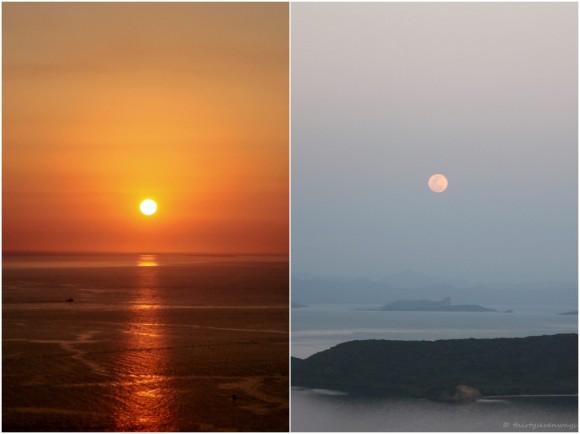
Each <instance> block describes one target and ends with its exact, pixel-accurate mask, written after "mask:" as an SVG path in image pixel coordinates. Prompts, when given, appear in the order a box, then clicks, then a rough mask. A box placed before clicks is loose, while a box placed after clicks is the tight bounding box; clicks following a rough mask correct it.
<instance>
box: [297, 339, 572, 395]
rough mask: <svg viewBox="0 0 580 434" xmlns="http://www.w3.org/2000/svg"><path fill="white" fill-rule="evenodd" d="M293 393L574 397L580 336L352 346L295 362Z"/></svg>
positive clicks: (380, 342)
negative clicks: (460, 389) (462, 391)
mask: <svg viewBox="0 0 580 434" xmlns="http://www.w3.org/2000/svg"><path fill="white" fill-rule="evenodd" d="M292 383H293V385H295V386H306V387H316V388H327V389H337V390H345V391H349V392H351V393H355V394H356V393H359V394H366V395H371V394H375V395H384V396H389V395H398V396H410V397H426V398H430V397H436V396H438V395H439V394H440V393H441V391H444V390H447V389H451V388H454V387H456V386H458V385H468V386H471V387H474V388H476V389H478V390H479V391H480V392H481V393H482V394H483V395H484V396H486V395H487V396H490V395H526V394H533V395H536V394H577V392H578V388H577V386H578V335H577V334H559V335H552V336H533V337H527V338H500V339H451V340H440V341H386V340H365V341H351V342H346V343H343V344H340V345H337V346H335V347H333V348H331V349H329V350H326V351H322V352H320V353H317V354H314V355H312V356H310V357H308V358H307V359H305V360H302V359H297V358H292Z"/></svg>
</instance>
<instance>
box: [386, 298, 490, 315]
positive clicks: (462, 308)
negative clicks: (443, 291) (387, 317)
mask: <svg viewBox="0 0 580 434" xmlns="http://www.w3.org/2000/svg"><path fill="white" fill-rule="evenodd" d="M378 310H382V311H406V312H497V311H496V310H495V309H488V308H485V307H483V306H480V305H479V304H455V305H454V304H451V298H450V297H446V298H444V299H443V300H440V301H432V300H397V301H393V302H392V303H389V304H385V305H384V306H383V307H381V308H379V309H378Z"/></svg>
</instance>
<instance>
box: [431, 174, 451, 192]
mask: <svg viewBox="0 0 580 434" xmlns="http://www.w3.org/2000/svg"><path fill="white" fill-rule="evenodd" d="M427 185H429V188H430V189H431V191H434V192H435V193H443V192H444V191H445V190H447V186H448V185H449V182H448V181H447V178H446V177H445V175H442V174H440V173H436V174H435V175H433V176H432V177H431V178H429V182H428V183H427Z"/></svg>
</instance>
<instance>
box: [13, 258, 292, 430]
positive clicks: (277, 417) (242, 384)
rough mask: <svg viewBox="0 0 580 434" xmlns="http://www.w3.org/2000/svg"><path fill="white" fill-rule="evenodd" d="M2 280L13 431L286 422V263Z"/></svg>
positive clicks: (44, 273)
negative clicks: (69, 300)
mask: <svg viewBox="0 0 580 434" xmlns="http://www.w3.org/2000/svg"><path fill="white" fill-rule="evenodd" d="M3 279H4V281H3V286H4V288H3V289H4V291H3V337H2V347H3V372H2V392H3V393H2V416H3V417H2V419H3V420H2V428H3V431H153V432H155V431H287V430H288V420H289V414H288V263H287V261H283V262H272V263H263V264H261V263H250V264H243V263H235V264H196V265H187V266H167V267H118V268H106V269H105V268H93V269H89V268H71V269H54V268H53V269H44V270H41V269H35V270H30V269H18V270H15V269H9V270H4V276H3ZM68 298H72V299H73V300H74V302H69V303H67V302H65V300H67V299H68Z"/></svg>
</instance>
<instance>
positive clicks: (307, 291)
mask: <svg viewBox="0 0 580 434" xmlns="http://www.w3.org/2000/svg"><path fill="white" fill-rule="evenodd" d="M445 297H451V298H452V299H453V300H455V301H456V302H457V303H459V304H465V303H476V304H481V305H536V306H545V305H551V304H559V305H562V306H564V305H577V303H578V284H577V282H546V283H538V282H535V283H510V284H503V285H500V284H494V285H488V286H481V285H470V284H469V283H468V282H465V281H462V280H460V279H440V278H431V277H429V276H426V275H423V274H421V273H416V272H410V271H407V272H403V273H396V274H393V275H390V276H387V277H385V278H383V279H381V280H370V279H351V280H348V279H335V278H323V277H310V276H309V277H308V278H306V277H302V278H297V277H294V276H293V277H292V298H293V299H295V300H300V301H301V302H302V303H306V304H316V303H322V304H375V305H382V304H384V303H385V300H388V299H391V300H396V299H431V300H432V299H441V298H445Z"/></svg>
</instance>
